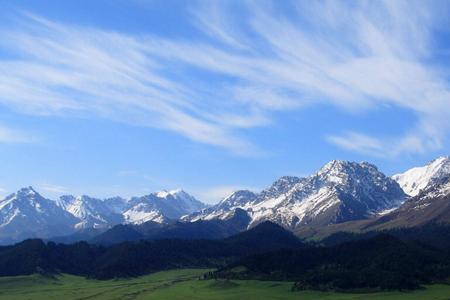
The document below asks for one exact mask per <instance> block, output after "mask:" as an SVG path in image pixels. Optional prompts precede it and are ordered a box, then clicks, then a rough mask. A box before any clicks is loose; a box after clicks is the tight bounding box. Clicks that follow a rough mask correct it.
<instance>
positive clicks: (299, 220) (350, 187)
mask: <svg viewBox="0 0 450 300" xmlns="http://www.w3.org/2000/svg"><path fill="white" fill-rule="evenodd" d="M405 198H406V195H405V193H404V192H403V190H402V189H401V188H400V186H399V185H398V183H397V182H395V181H394V180H392V179H391V178H389V177H387V176H385V175H384V174H383V173H381V172H379V171H378V169H377V168H376V167H375V166H374V165H371V164H369V163H366V162H363V163H355V162H347V161H338V160H333V161H331V162H329V163H328V164H326V165H325V166H323V167H322V168H321V169H320V170H319V171H318V172H317V173H316V174H314V175H312V176H309V177H305V178H297V177H282V178H280V179H279V180H277V181H276V182H275V183H274V184H273V185H272V186H271V187H269V188H268V189H266V190H263V191H262V192H261V193H259V194H254V193H252V192H249V191H238V192H235V193H233V194H232V195H231V196H229V197H227V198H225V199H223V200H222V201H221V202H220V203H218V204H217V205H215V206H212V207H210V208H207V209H205V210H203V211H201V212H199V213H196V214H193V215H191V216H189V218H186V219H188V220H191V221H195V220H199V219H214V218H219V219H223V218H226V217H227V216H228V215H229V214H230V213H231V212H232V211H233V210H235V209H237V208H240V209H243V210H245V211H247V213H248V215H249V216H250V218H251V222H250V224H249V225H250V226H252V225H254V224H257V223H260V222H262V221H266V220H270V221H273V222H276V223H278V224H281V225H283V226H285V227H289V228H295V227H298V226H301V225H327V224H332V223H341V222H345V221H349V220H357V219H363V218H367V217H369V216H372V215H375V214H378V213H381V212H383V211H385V210H388V209H392V208H395V207H398V206H399V205H400V204H401V203H402V202H403V201H404V200H405Z"/></svg>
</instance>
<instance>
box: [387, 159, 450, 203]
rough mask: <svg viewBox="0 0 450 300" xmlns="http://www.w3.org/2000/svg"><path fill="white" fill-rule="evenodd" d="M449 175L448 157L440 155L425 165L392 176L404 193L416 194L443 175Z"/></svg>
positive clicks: (449, 161) (449, 162) (449, 160)
mask: <svg viewBox="0 0 450 300" xmlns="http://www.w3.org/2000/svg"><path fill="white" fill-rule="evenodd" d="M449 175H450V157H448V156H441V157H439V158H437V159H435V160H433V161H431V162H430V163H428V164H427V165H426V166H423V167H416V168H412V169H410V170H408V171H406V172H404V173H401V174H397V175H394V176H392V178H393V179H394V180H395V181H397V182H398V183H399V184H400V186H401V188H402V189H403V190H404V191H405V193H406V194H408V195H410V196H417V195H418V194H419V193H420V191H421V190H424V189H426V188H428V187H430V186H432V185H433V184H435V183H436V182H439V180H440V179H442V178H443V177H446V176H449Z"/></svg>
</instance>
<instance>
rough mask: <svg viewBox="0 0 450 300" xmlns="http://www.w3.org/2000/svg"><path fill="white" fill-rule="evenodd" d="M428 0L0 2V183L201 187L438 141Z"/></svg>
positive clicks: (416, 152)
mask: <svg viewBox="0 0 450 300" xmlns="http://www.w3.org/2000/svg"><path fill="white" fill-rule="evenodd" d="M449 16H450V6H449V3H448V2H447V3H446V2H445V1H427V2H425V1H387V2H382V1H371V2H365V1H329V2H326V1H325V2H324V1H314V2H312V1H294V2H289V1H273V2H270V1H199V2H196V1H140V0H136V1H44V0H42V1H20V0H16V1H8V0H4V1H2V10H1V11H0V20H1V22H0V157H1V162H2V164H1V165H2V166H1V168H2V172H1V173H0V194H1V195H5V194H7V193H10V192H13V191H15V190H16V189H18V188H19V187H22V186H28V185H33V186H34V187H35V188H36V189H38V190H39V191H41V192H42V193H43V194H44V195H46V196H49V197H56V196H58V195H60V194H65V193H74V194H80V193H87V194H90V195H93V196H98V197H107V196H113V195H121V196H130V195H142V194H145V193H148V192H152V191H156V190H160V189H172V188H178V187H181V188H183V189H185V190H186V191H188V192H190V193H192V194H194V195H195V196H197V197H198V198H199V199H201V200H203V201H206V202H209V203H213V202H216V201H218V200H220V198H221V197H223V196H225V195H226V194H227V193H229V192H230V191H232V190H234V189H240V188H249V189H254V190H258V189H261V188H264V187H266V186H268V185H269V184H270V183H271V182H273V181H274V180H275V179H276V178H278V177H279V176H282V175H298V176H303V175H309V174H311V173H312V172H314V171H316V170H317V169H319V168H320V167H321V166H322V165H323V164H325V163H326V162H327V161H329V160H331V159H345V160H352V161H363V160H364V161H369V162H372V163H375V164H376V165H377V166H379V168H380V169H381V170H382V171H383V172H385V173H386V174H388V175H391V174H394V173H396V172H400V171H404V170H406V169H408V168H410V167H413V166H417V165H422V164H424V163H426V162H428V161H429V160H431V159H433V158H435V157H437V156H439V155H448V154H450V151H449V149H450V141H449V136H450V83H449V79H450V78H449V75H450V32H449V30H450V26H449V25H450V20H449Z"/></svg>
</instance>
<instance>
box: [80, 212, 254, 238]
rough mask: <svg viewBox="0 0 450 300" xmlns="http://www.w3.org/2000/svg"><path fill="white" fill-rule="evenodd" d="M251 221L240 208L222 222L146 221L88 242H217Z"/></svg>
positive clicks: (115, 227) (116, 228)
mask: <svg viewBox="0 0 450 300" xmlns="http://www.w3.org/2000/svg"><path fill="white" fill-rule="evenodd" d="M249 222H250V218H249V217H248V215H247V213H246V212H245V211H243V210H240V209H237V210H236V211H235V212H234V213H233V214H230V215H229V216H228V217H227V218H226V219H223V220H222V219H213V220H197V221H195V222H179V221H172V222H169V223H167V224H161V223H158V222H154V221H147V222H145V223H142V224H126V225H117V226H114V227H113V228H111V229H109V230H107V231H105V232H103V233H101V234H99V235H98V236H95V237H93V238H92V239H89V240H88V241H89V242H92V243H95V244H101V245H113V244H118V243H122V242H129V241H138V240H161V239H181V240H195V239H206V240H218V239H223V238H226V237H229V236H231V235H234V234H237V233H239V232H241V231H243V230H245V229H246V228H247V226H248V224H249Z"/></svg>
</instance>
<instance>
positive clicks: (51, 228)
mask: <svg viewBox="0 0 450 300" xmlns="http://www.w3.org/2000/svg"><path fill="white" fill-rule="evenodd" d="M76 223H77V219H76V218H75V217H74V216H72V215H71V214H69V213H68V212H66V211H65V210H64V209H62V208H61V207H59V206H58V205H57V204H56V203H55V202H54V201H52V200H49V199H46V198H44V197H42V196H41V195H40V194H38V193H37V192H36V191H35V190H34V189H33V188H32V187H27V188H22V189H20V190H19V191H17V192H16V193H14V194H11V195H9V196H7V197H6V198H5V199H3V200H1V201H0V239H2V240H5V239H6V240H13V241H16V240H20V239H23V238H29V237H36V236H39V237H49V236H53V235H61V234H67V233H69V232H71V231H73V227H74V225H75V224H76Z"/></svg>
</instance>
